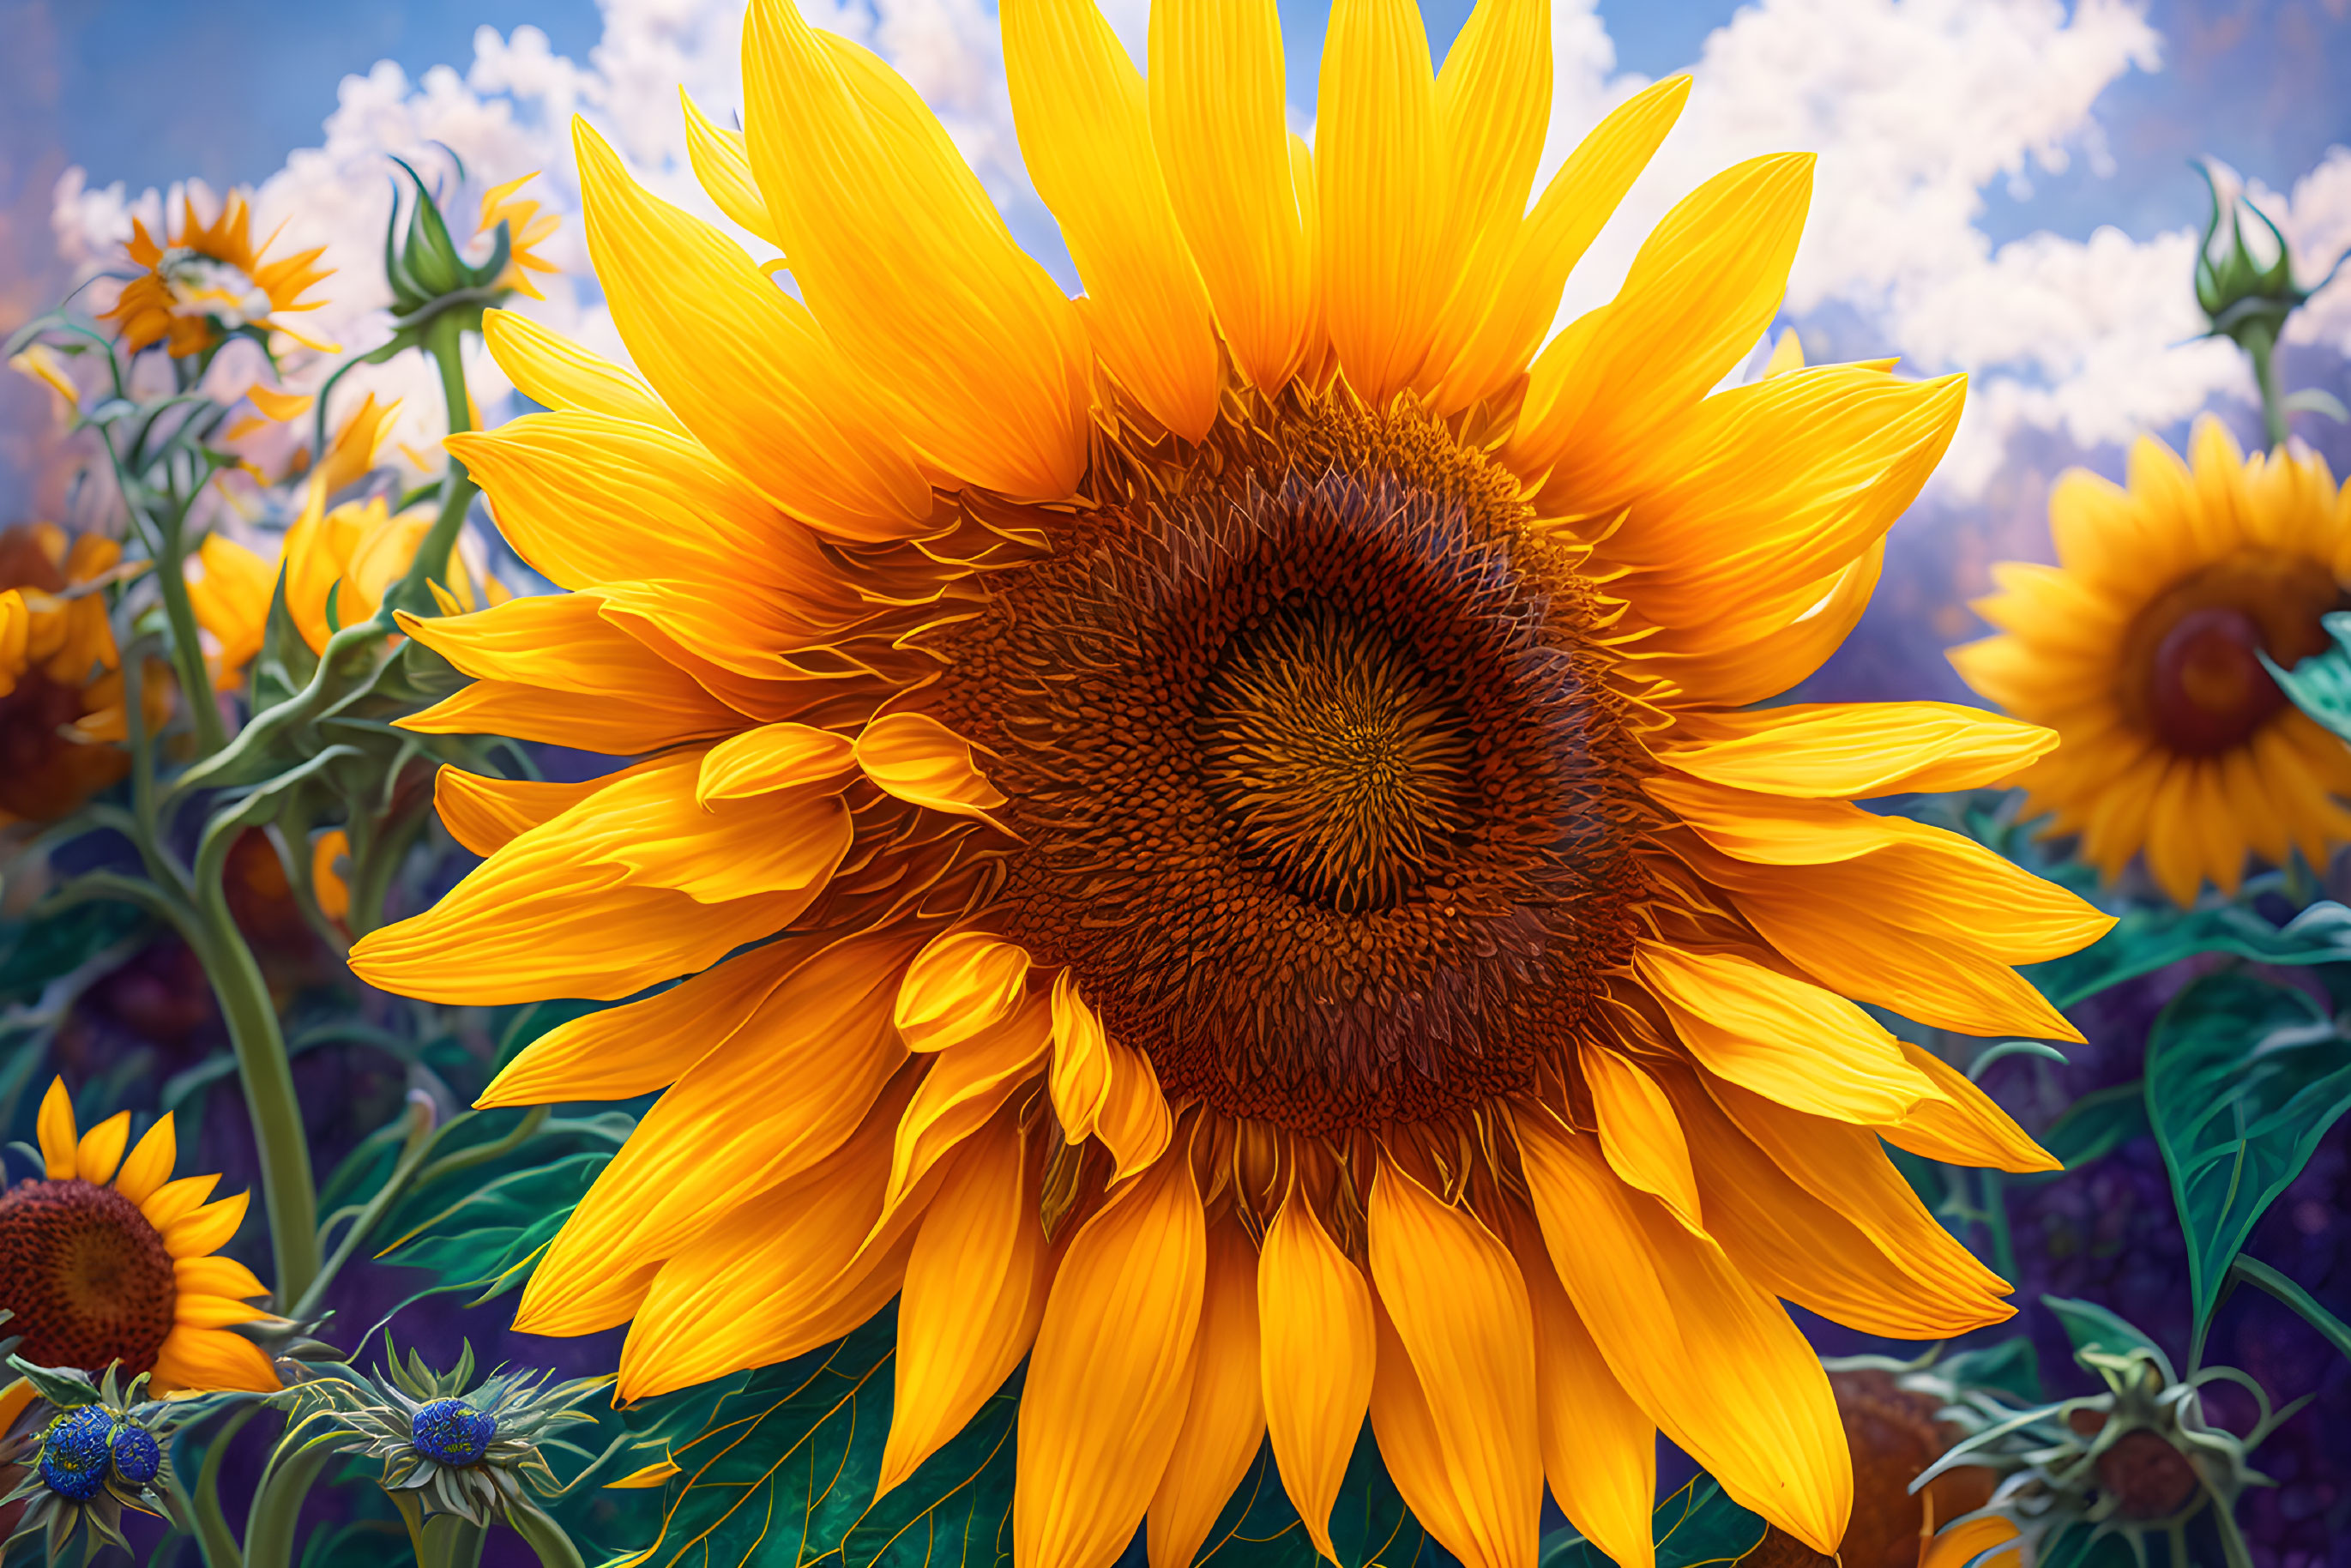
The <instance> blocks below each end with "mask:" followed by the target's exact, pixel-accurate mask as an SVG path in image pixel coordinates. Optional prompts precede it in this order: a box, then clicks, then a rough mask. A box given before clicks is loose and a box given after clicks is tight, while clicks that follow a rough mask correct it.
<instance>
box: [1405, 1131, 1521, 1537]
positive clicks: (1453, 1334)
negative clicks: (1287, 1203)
mask: <svg viewBox="0 0 2351 1568" xmlns="http://www.w3.org/2000/svg"><path fill="white" fill-rule="evenodd" d="M1369 1219H1370V1229H1371V1257H1372V1283H1373V1285H1374V1287H1375V1288H1376V1289H1377V1290H1378V1291H1379V1295H1380V1304H1381V1305H1382V1306H1383V1307H1384V1308H1385V1309H1386V1311H1387V1313H1388V1316H1389V1317H1390V1319H1391V1320H1392V1321H1393V1322H1395V1331H1396V1337H1397V1339H1398V1340H1399V1341H1401V1342H1402V1343H1403V1344H1404V1347H1405V1353H1406V1354H1409V1355H1410V1356H1411V1357H1412V1365H1413V1370H1414V1372H1415V1373H1416V1374H1417V1375H1418V1376H1419V1379H1420V1391H1421V1396H1422V1397H1423V1398H1424V1399H1426V1401H1427V1402H1428V1412H1429V1419H1430V1424H1431V1425H1432V1426H1433V1427H1434V1428H1435V1429H1436V1433H1437V1447H1438V1448H1439V1449H1440V1450H1441V1451H1442V1452H1443V1453H1444V1455H1445V1466H1446V1469H1447V1473H1448V1475H1449V1476H1450V1477H1451V1478H1452V1482H1453V1489H1454V1497H1455V1502H1456V1506H1457V1507H1458V1508H1459V1510H1460V1511H1461V1514H1462V1520H1463V1523H1464V1524H1465V1525H1466V1527H1467V1529H1466V1532H1465V1533H1464V1534H1462V1535H1461V1536H1459V1537H1457V1538H1455V1539H1452V1540H1447V1539H1446V1538H1445V1537H1444V1536H1443V1535H1439V1536H1438V1537H1437V1540H1438V1543H1439V1544H1441V1545H1442V1546H1444V1547H1445V1549H1446V1550H1447V1551H1448V1552H1452V1553H1453V1554H1454V1555H1455V1556H1456V1557H1458V1558H1460V1559H1461V1561H1462V1562H1463V1563H1465V1564H1468V1565H1469V1568H1518V1565H1522V1564H1524V1563H1529V1562H1531V1561H1533V1559H1534V1557H1535V1550H1536V1543H1537V1542H1536V1538H1537V1534H1538V1527H1539V1523H1540V1520H1541V1512H1542V1489H1543V1476H1542V1449H1541V1439H1540V1437H1538V1436H1537V1434H1536V1431H1535V1344H1534V1318H1533V1314H1532V1309H1531V1308H1530V1307H1529V1306H1528V1304H1527V1287H1526V1281H1524V1280H1523V1279H1522V1278H1521V1277H1520V1273H1519V1267H1518V1265H1517V1264H1516V1263H1515V1262H1513V1261H1511V1259H1510V1249H1509V1248H1507V1247H1505V1246H1503V1245H1502V1243H1501V1240H1500V1239H1499V1238H1497V1237H1496V1236H1495V1235H1494V1233H1493V1232H1492V1231H1490V1230H1489V1229H1487V1228H1486V1227H1485V1226H1484V1225H1483V1224H1481V1223H1479V1219H1478V1218H1477V1216H1475V1215H1473V1214H1471V1213H1470V1212H1469V1211H1468V1209H1467V1208H1463V1207H1456V1206H1454V1205H1452V1204H1447V1203H1445V1202H1443V1201H1441V1200H1439V1199H1438V1198H1437V1196H1436V1195H1435V1194H1434V1193H1432V1192H1430V1191H1429V1190H1428V1189H1427V1188H1426V1187H1425V1186H1421V1185H1420V1184H1419V1183H1418V1182H1416V1181H1415V1180H1413V1179H1412V1177H1411V1176H1407V1175H1405V1173H1404V1172H1403V1171H1401V1170H1399V1169H1398V1168H1397V1167H1396V1166H1395V1162H1393V1161H1392V1160H1390V1159H1388V1158H1387V1157H1386V1156H1385V1155H1382V1156H1381V1159H1380V1163H1379V1169H1378V1174H1377V1175H1376V1176H1374V1178H1373V1181H1372V1196H1371V1203H1370V1206H1369ZM1431 1528H1432V1530H1434V1528H1435V1527H1434V1526H1432V1527H1431Z"/></svg>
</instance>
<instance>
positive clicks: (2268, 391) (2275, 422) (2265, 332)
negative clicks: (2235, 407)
mask: <svg viewBox="0 0 2351 1568" xmlns="http://www.w3.org/2000/svg"><path fill="white" fill-rule="evenodd" d="M2241 342H2242V343H2243V344H2244V349H2245V357H2246V358H2248V359H2250V360H2252V361H2253V381H2254V382H2255V384H2257V385H2258V386H2259V387H2260V388H2261V392H2262V434H2265V435H2266V436H2268V438H2269V446H2270V449H2271V450H2272V451H2275V450H2276V449H2277V448H2279V447H2281V446H2283V445H2284V444H2285V442H2286V435H2287V430H2286V423H2285V391H2284V389H2283V387H2281V386H2280V385H2279V384H2278V363H2277V332H2276V329H2273V328H2268V327H2265V326H2258V325H2257V326H2249V327H2247V328H2246V329H2245V334H2244V337H2243V338H2242V339H2241Z"/></svg>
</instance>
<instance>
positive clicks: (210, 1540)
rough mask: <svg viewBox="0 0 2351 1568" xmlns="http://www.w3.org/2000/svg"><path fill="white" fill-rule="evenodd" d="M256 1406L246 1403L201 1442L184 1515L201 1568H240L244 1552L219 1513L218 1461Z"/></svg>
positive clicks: (253, 1414) (223, 1516)
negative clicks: (192, 1530)
mask: <svg viewBox="0 0 2351 1568" xmlns="http://www.w3.org/2000/svg"><path fill="white" fill-rule="evenodd" d="M259 1409H260V1406H256V1405H248V1406H246V1407H245V1408H244V1409H242V1410H239V1411H237V1412H236V1413H235V1415H233V1416H230V1417H229V1418H228V1419H227V1420H225V1421H224V1422H222V1423H221V1428H220V1430H219V1431H217V1432H215V1433H214V1434H213V1440H212V1441H211V1442H210V1443H209V1444H207V1445H205V1448H204V1463H203V1464H202V1465H201V1466H199V1467H198V1468H197V1470H196V1490H195V1495H194V1496H193V1497H192V1498H191V1499H190V1500H189V1506H188V1517H189V1518H190V1519H191V1520H193V1521H194V1523H195V1527H196V1551H197V1552H199V1553H200V1554H201V1555H202V1556H203V1557H204V1568H244V1563H245V1553H244V1552H243V1551H242V1550H241V1549H240V1548H239V1547H238V1546H237V1543H236V1537H235V1535H234V1534H233V1533H231V1532H230V1531H229V1527H228V1519H227V1517H226V1516H225V1514H223V1513H222V1512H221V1504H220V1472H221V1461H222V1460H223V1459H224V1458H227V1457H228V1445H229V1439H230V1438H232V1437H235V1436H236V1435H237V1433H239V1432H240V1431H242V1430H244V1428H245V1424H246V1422H247V1421H250V1420H252V1419H253V1417H254V1416H255V1414H256V1412H257V1411H258V1410H259Z"/></svg>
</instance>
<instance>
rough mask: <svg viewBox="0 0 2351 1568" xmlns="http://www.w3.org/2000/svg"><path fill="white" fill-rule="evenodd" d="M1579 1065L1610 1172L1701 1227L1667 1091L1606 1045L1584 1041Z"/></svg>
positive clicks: (1695, 1194) (1695, 1190)
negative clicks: (1589, 1096) (1581, 1065)
mask: <svg viewBox="0 0 2351 1568" xmlns="http://www.w3.org/2000/svg"><path fill="white" fill-rule="evenodd" d="M1579 1060H1581V1061H1583V1079H1584V1082H1585V1083H1587V1084H1588V1085H1590V1087H1591V1090H1592V1111H1593V1116H1594V1118H1595V1119H1596V1120H1597V1121H1598V1122H1599V1124H1600V1148H1601V1152H1602V1153H1604V1154H1605V1155H1607V1156H1608V1166H1609V1168H1610V1169H1611V1170H1613V1171H1614V1172H1615V1173H1616V1174H1617V1175H1618V1176H1622V1177H1624V1178H1625V1181H1626V1182H1628V1183H1629V1184H1631V1185H1632V1186H1637V1187H1639V1188H1640V1189H1641V1190H1642V1191H1643V1192H1646V1193H1648V1194H1649V1195H1650V1196H1652V1197H1655V1198H1656V1199H1657V1200H1658V1201H1659V1202H1660V1203H1663V1204H1664V1205H1665V1206H1666V1207H1667V1208H1669V1209H1672V1210H1673V1211H1674V1217H1675V1218H1677V1219H1679V1220H1680V1221H1681V1222H1682V1223H1683V1224H1684V1225H1687V1226H1689V1227H1690V1228H1693V1229H1703V1228H1705V1225H1704V1221H1703V1220H1702V1218H1700V1215H1699V1211H1698V1178H1697V1177H1696V1176H1692V1175H1691V1174H1690V1158H1689V1145H1687V1143H1685V1142H1684V1141H1683V1138H1682V1129H1681V1123H1680V1122H1679V1121H1678V1120H1677V1118H1676V1117H1675V1115H1674V1107H1673V1103H1672V1102H1670V1101H1668V1100H1667V1098H1666V1092H1665V1091H1664V1090H1663V1089H1660V1088H1659V1087H1657V1081H1656V1079H1654V1078H1652V1077H1650V1076H1649V1075H1648V1073H1646V1072H1645V1071H1642V1069H1641V1067H1640V1065H1639V1064H1638V1063H1636V1062H1635V1061H1631V1060H1629V1059H1627V1058H1625V1057H1624V1056H1620V1055H1618V1054H1617V1053H1616V1052H1615V1051H1610V1050H1608V1049H1607V1048H1606V1047H1605V1046H1600V1045H1594V1044H1593V1043H1592V1042H1590V1041H1588V1040H1587V1041H1586V1042H1584V1045H1583V1051H1581V1053H1580V1057H1579Z"/></svg>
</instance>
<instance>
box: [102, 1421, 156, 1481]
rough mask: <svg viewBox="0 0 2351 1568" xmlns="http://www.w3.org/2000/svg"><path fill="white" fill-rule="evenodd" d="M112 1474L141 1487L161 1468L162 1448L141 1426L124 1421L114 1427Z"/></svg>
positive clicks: (153, 1477)
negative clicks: (134, 1425)
mask: <svg viewBox="0 0 2351 1568" xmlns="http://www.w3.org/2000/svg"><path fill="white" fill-rule="evenodd" d="M113 1446H114V1474H115V1476H116V1478H117V1479H120V1480H123V1481H127V1482H129V1483H130V1484H131V1485H132V1486H134V1487H143V1486H145V1485H146V1484H147V1483H148V1482H149V1481H152V1480H153V1479H155V1472H156V1471H157V1470H160V1469H162V1468H163V1450H162V1448H160V1447H158V1446H157V1445H156V1442H155V1439H154V1438H153V1437H152V1436H150V1435H149V1434H148V1433H147V1432H146V1431H145V1430H144V1429H143V1428H141V1427H133V1426H131V1424H130V1423H129V1422H127V1421H126V1422H124V1423H122V1424H121V1425H120V1426H118V1427H115V1428H114V1438H113Z"/></svg>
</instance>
